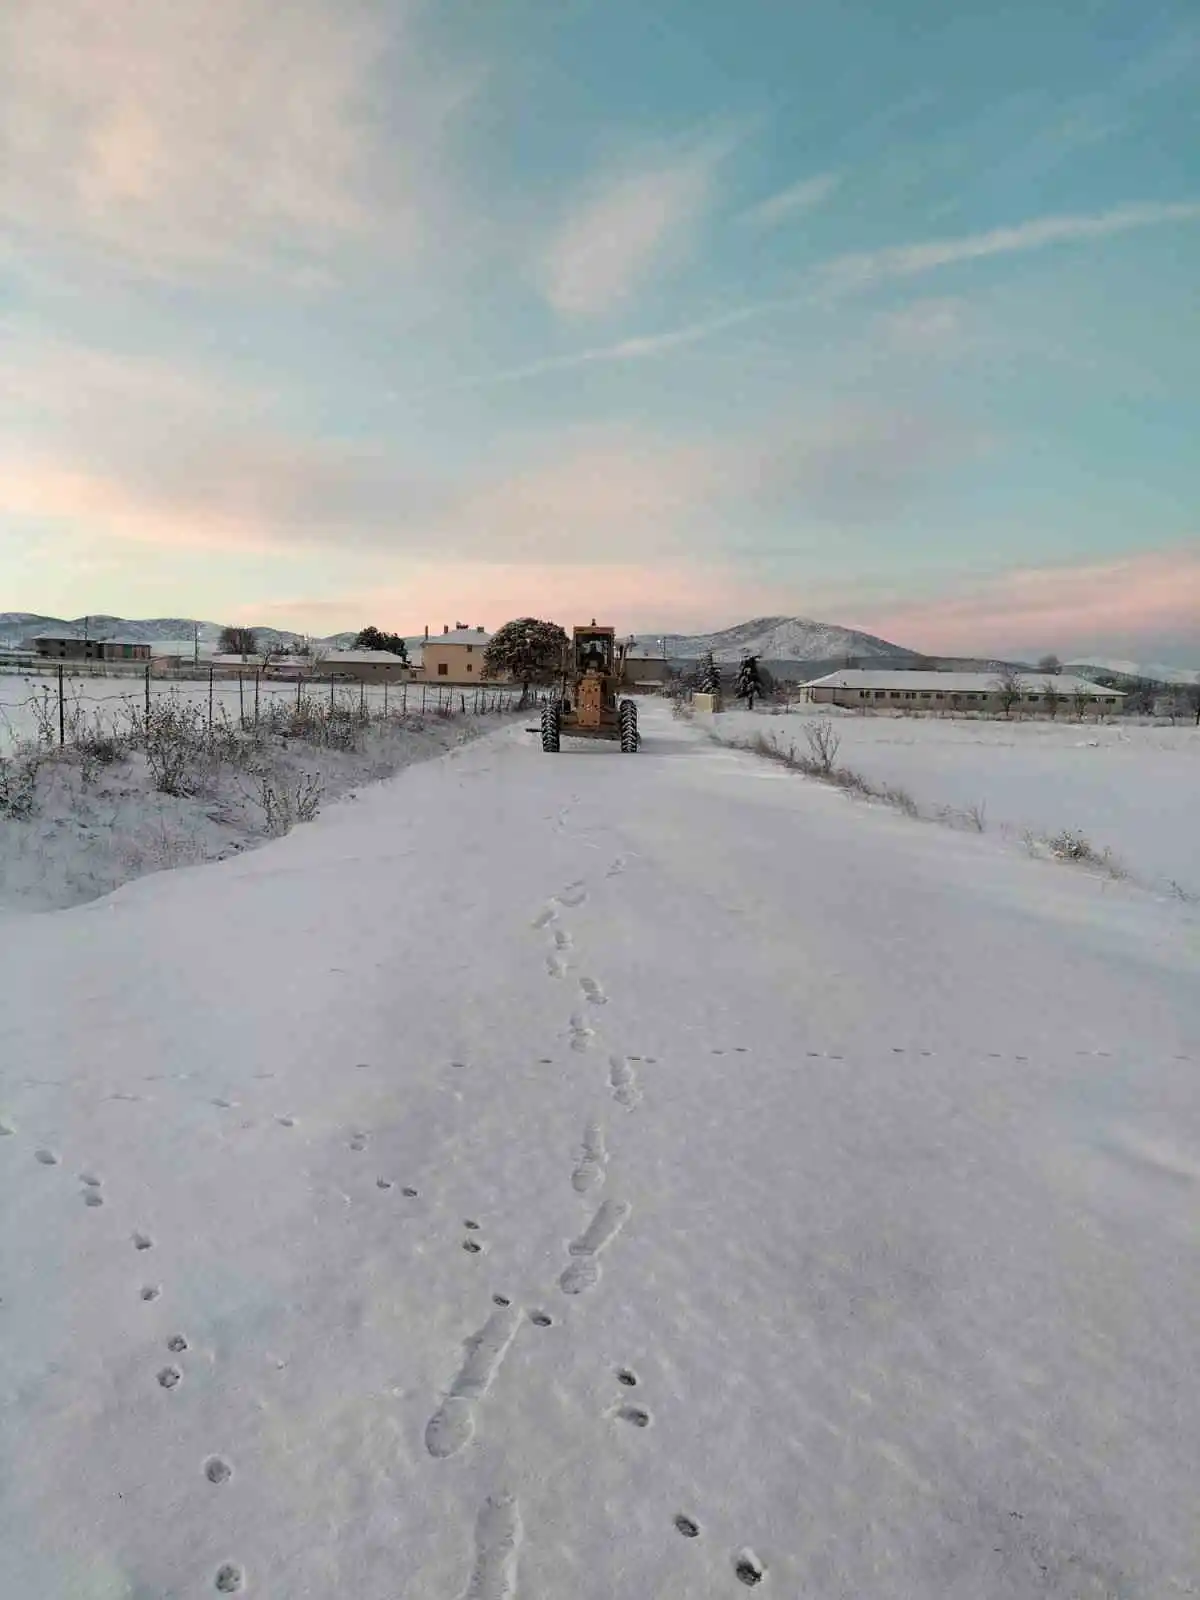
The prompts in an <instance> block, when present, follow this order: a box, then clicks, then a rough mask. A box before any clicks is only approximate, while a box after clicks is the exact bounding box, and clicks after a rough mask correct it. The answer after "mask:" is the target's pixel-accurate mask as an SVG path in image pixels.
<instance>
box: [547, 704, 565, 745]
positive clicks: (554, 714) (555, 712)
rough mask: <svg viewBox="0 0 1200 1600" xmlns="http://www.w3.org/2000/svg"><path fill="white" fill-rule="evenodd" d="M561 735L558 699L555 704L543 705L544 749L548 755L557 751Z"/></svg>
mask: <svg viewBox="0 0 1200 1600" xmlns="http://www.w3.org/2000/svg"><path fill="white" fill-rule="evenodd" d="M561 737H562V732H561V728H560V724H559V708H558V703H557V701H556V702H555V703H554V704H553V705H548V706H543V707H542V749H543V750H544V751H545V752H546V753H547V755H554V754H556V753H557V751H558V749H559V742H560V740H561Z"/></svg>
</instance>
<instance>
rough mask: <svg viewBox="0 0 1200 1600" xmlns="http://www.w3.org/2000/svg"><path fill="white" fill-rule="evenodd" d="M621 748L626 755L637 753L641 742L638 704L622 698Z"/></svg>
mask: <svg viewBox="0 0 1200 1600" xmlns="http://www.w3.org/2000/svg"><path fill="white" fill-rule="evenodd" d="M619 717H620V726H621V749H622V750H623V751H624V752H625V754H626V755H635V754H636V753H637V747H638V745H639V744H640V743H641V736H640V735H639V733H638V718H637V706H636V705H635V704H634V702H633V701H632V700H622V701H621V706H620V711H619Z"/></svg>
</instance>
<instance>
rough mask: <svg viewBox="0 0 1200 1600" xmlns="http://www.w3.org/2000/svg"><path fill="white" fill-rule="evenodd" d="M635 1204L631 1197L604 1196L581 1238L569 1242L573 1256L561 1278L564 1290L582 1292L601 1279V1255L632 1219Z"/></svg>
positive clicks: (572, 1292) (565, 1292) (565, 1291)
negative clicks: (633, 1204) (604, 1198)
mask: <svg viewBox="0 0 1200 1600" xmlns="http://www.w3.org/2000/svg"><path fill="white" fill-rule="evenodd" d="M632 1210H633V1207H632V1206H631V1205H630V1204H629V1202H628V1200H602V1201H601V1202H600V1208H599V1210H598V1211H597V1212H596V1215H595V1216H594V1217H593V1218H592V1220H591V1221H590V1222H589V1223H588V1225H587V1227H586V1228H585V1229H584V1231H583V1233H582V1234H580V1236H579V1238H578V1239H576V1240H575V1242H574V1243H573V1244H572V1245H570V1246H569V1250H570V1254H571V1255H572V1256H573V1257H574V1259H573V1260H572V1262H571V1264H570V1266H568V1267H567V1269H566V1271H565V1272H564V1273H563V1275H562V1277H561V1278H560V1279H559V1280H558V1282H559V1287H560V1288H561V1289H562V1292H563V1293H564V1294H582V1293H583V1292H584V1290H585V1289H591V1288H594V1287H595V1285H596V1284H597V1283H599V1282H600V1262H599V1259H598V1258H599V1256H600V1255H601V1254H602V1252H603V1251H605V1250H607V1249H608V1247H609V1245H610V1244H611V1243H612V1242H613V1240H614V1239H615V1238H616V1237H617V1235H618V1234H619V1233H620V1231H621V1229H622V1228H623V1227H624V1226H625V1224H626V1223H627V1222H628V1221H629V1214H630V1212H631V1211H632Z"/></svg>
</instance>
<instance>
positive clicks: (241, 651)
mask: <svg viewBox="0 0 1200 1600" xmlns="http://www.w3.org/2000/svg"><path fill="white" fill-rule="evenodd" d="M217 648H218V650H220V652H221V654H222V655H223V656H252V655H253V654H254V653H255V651H256V650H257V649H258V634H257V632H256V631H255V629H253V628H233V627H230V628H222V629H221V642H220V644H219V645H218V646H217Z"/></svg>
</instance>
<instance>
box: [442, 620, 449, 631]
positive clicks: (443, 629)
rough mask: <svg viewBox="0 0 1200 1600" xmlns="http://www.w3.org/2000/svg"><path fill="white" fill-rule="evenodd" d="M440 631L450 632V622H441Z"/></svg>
mask: <svg viewBox="0 0 1200 1600" xmlns="http://www.w3.org/2000/svg"><path fill="white" fill-rule="evenodd" d="M442 632H443V633H449V632H450V624H449V623H448V622H443V623H442Z"/></svg>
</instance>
